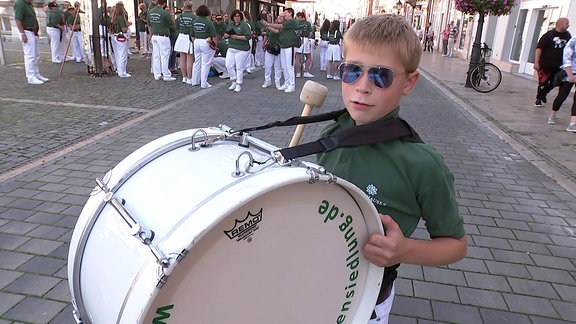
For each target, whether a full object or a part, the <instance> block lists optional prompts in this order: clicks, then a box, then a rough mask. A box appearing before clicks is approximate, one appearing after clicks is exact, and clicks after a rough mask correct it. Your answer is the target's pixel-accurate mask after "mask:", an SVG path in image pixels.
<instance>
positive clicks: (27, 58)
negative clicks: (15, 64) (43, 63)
mask: <svg viewBox="0 0 576 324" xmlns="http://www.w3.org/2000/svg"><path fill="white" fill-rule="evenodd" d="M24 33H26V38H28V41H27V42H26V43H22V51H23V52H24V70H26V78H34V77H36V76H38V75H40V69H39V67H38V63H39V62H40V50H39V49H38V37H37V36H36V35H34V33H33V32H31V31H29V30H25V31H24ZM20 42H22V35H20Z"/></svg>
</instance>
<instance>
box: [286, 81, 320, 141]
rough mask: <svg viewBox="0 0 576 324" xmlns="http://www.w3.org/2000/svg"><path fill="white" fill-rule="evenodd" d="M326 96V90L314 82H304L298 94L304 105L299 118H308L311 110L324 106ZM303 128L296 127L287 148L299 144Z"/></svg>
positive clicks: (300, 126) (302, 126)
mask: <svg viewBox="0 0 576 324" xmlns="http://www.w3.org/2000/svg"><path fill="white" fill-rule="evenodd" d="M327 95H328V88H326V87H325V86H323V85H321V84H320V83H316V82H314V81H310V80H308V81H306V83H304V87H303V88H302V92H300V101H302V103H304V109H303V110H302V115H301V116H302V117H306V116H310V114H311V113H312V108H314V107H317V108H318V107H321V106H322V105H323V104H324V100H326V96H327ZM304 126H305V125H298V126H296V131H294V135H293V136H292V140H291V141H290V145H289V147H292V146H296V145H298V142H300V137H301V136H302V132H303V131H304Z"/></svg>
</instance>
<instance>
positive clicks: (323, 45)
mask: <svg viewBox="0 0 576 324" xmlns="http://www.w3.org/2000/svg"><path fill="white" fill-rule="evenodd" d="M329 30H330V20H328V19H324V22H323V23H322V27H320V71H323V72H324V71H326V70H327V69H328V59H327V58H326V52H327V51H328V31H329Z"/></svg>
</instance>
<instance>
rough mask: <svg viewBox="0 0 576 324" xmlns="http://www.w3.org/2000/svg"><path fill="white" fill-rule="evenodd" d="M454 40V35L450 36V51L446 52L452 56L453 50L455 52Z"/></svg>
mask: <svg viewBox="0 0 576 324" xmlns="http://www.w3.org/2000/svg"><path fill="white" fill-rule="evenodd" d="M454 41H455V40H454V37H450V38H448V51H447V52H446V55H448V56H452V52H454Z"/></svg>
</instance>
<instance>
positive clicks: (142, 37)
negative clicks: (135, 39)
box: [138, 31, 149, 53]
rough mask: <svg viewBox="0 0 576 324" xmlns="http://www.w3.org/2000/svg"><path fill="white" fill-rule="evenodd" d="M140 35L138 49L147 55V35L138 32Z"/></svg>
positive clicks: (143, 32)
mask: <svg viewBox="0 0 576 324" xmlns="http://www.w3.org/2000/svg"><path fill="white" fill-rule="evenodd" d="M138 34H139V35H140V47H141V48H142V51H143V52H144V53H148V50H149V48H148V47H149V45H148V35H147V34H146V32H145V31H141V32H138Z"/></svg>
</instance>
